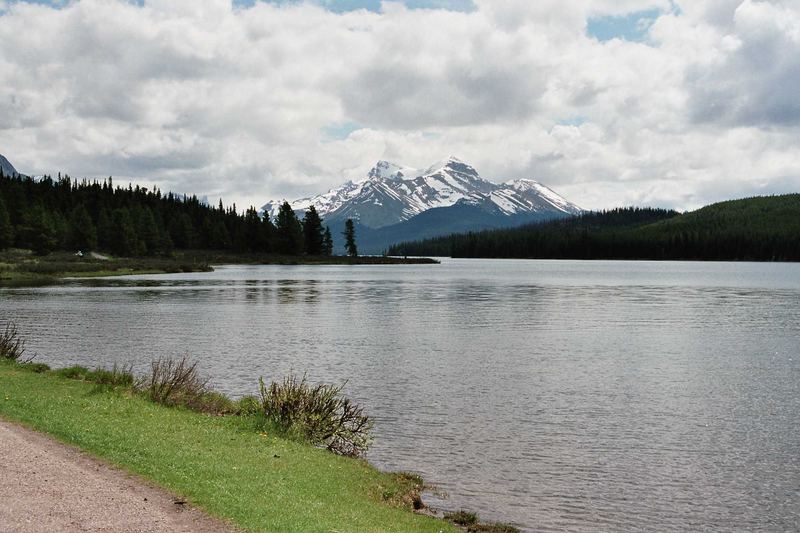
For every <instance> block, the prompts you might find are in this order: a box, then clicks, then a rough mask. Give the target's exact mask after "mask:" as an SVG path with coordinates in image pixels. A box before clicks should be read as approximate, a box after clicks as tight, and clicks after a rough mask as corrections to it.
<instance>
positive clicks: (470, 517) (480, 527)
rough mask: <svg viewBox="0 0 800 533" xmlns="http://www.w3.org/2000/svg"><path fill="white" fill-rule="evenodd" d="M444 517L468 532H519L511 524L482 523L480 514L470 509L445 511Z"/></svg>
mask: <svg viewBox="0 0 800 533" xmlns="http://www.w3.org/2000/svg"><path fill="white" fill-rule="evenodd" d="M444 519H445V520H448V521H450V522H452V523H454V524H456V525H458V526H461V527H463V528H464V529H466V530H467V533H519V529H517V528H516V527H514V526H512V525H510V524H499V523H495V524H482V523H480V522H479V521H478V515H477V514H475V513H472V512H469V511H464V510H463V509H462V510H461V511H456V512H454V513H445V514H444Z"/></svg>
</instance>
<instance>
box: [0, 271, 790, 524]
mask: <svg viewBox="0 0 800 533" xmlns="http://www.w3.org/2000/svg"><path fill="white" fill-rule="evenodd" d="M9 319H13V320H15V321H16V322H17V324H18V326H19V327H20V330H21V331H22V332H24V333H25V334H26V335H27V336H28V337H29V342H28V350H29V351H30V352H36V353H37V354H39V355H38V357H37V360H40V361H42V362H46V363H49V364H51V365H53V366H65V365H71V364H82V365H85V366H89V367H94V366H98V365H105V366H110V365H112V364H113V363H114V362H123V363H127V362H131V363H133V364H134V365H135V368H136V369H137V370H144V369H145V368H146V367H147V365H148V363H149V362H150V361H151V360H152V359H154V358H157V357H159V356H164V355H183V354H188V355H190V356H191V357H193V358H196V359H198V360H199V361H200V362H201V363H200V365H201V368H202V371H203V372H204V373H206V374H207V375H210V376H212V377H213V381H214V384H215V385H216V387H217V388H218V389H219V390H221V391H223V392H226V393H228V394H231V395H233V396H241V395H244V394H254V393H256V391H257V385H258V377H259V376H262V375H263V376H265V378H280V377H282V376H283V375H284V374H286V373H287V372H288V371H290V370H294V371H295V372H299V373H303V372H306V373H307V374H308V377H309V379H310V380H312V381H325V382H335V383H339V382H341V381H343V380H347V382H348V383H347V388H346V392H347V394H348V395H349V396H351V397H353V398H355V399H357V400H358V401H359V402H361V403H362V404H363V405H364V406H365V408H366V411H367V412H368V413H370V414H372V415H374V417H375V419H376V442H375V445H374V447H373V449H372V450H371V452H370V455H369V459H370V460H371V461H372V462H373V463H374V464H376V465H377V466H379V467H381V468H384V469H391V470H412V471H415V472H419V473H421V474H422V475H423V477H424V478H425V479H426V480H427V481H429V482H432V483H435V484H436V485H437V486H438V487H439V489H440V490H441V491H443V492H446V493H447V494H448V496H449V497H448V498H447V499H442V498H440V497H437V496H435V495H428V496H427V497H426V502H428V503H430V504H433V505H435V506H437V507H442V508H446V509H460V508H468V509H471V510H474V511H477V512H478V513H479V514H480V515H481V517H482V518H485V519H491V520H502V521H506V522H512V523H515V524H517V525H519V526H520V527H521V528H522V529H524V530H536V531H548V530H553V531H564V530H570V531H581V530H586V531H589V530H613V531H633V530H643V529H650V530H662V531H663V530H675V531H679V530H680V531H685V530H701V529H702V530H715V531H731V530H772V531H778V530H782V531H783V530H798V529H800V264H756V263H694V262H683V263H679V262H617V261H596V262H581V261H513V260H506V261H503V260H448V259H446V260H443V262H442V264H441V265H409V266H401V265H397V266H356V267H347V266H223V267H218V268H217V270H216V271H215V272H211V273H193V274H175V275H161V276H136V277H126V278H116V279H105V280H73V281H68V282H66V283H65V284H63V285H60V286H57V287H44V288H34V289H0V322H3V321H6V320H9Z"/></svg>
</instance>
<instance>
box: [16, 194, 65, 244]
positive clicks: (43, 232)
mask: <svg viewBox="0 0 800 533" xmlns="http://www.w3.org/2000/svg"><path fill="white" fill-rule="evenodd" d="M26 218H27V220H26V223H25V226H24V227H23V231H22V232H21V235H20V237H21V239H22V241H23V244H24V245H26V246H29V247H30V248H31V249H32V250H33V251H34V252H35V253H36V254H38V255H45V254H47V253H48V252H51V251H53V250H55V249H56V246H57V245H58V233H57V229H56V227H55V225H54V224H53V220H52V218H51V217H50V216H49V215H48V213H47V211H46V210H45V209H44V207H42V205H41V204H38V205H36V206H34V207H33V209H31V210H30V211H29V212H28V216H27V217H26Z"/></svg>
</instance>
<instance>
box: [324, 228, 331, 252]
mask: <svg viewBox="0 0 800 533" xmlns="http://www.w3.org/2000/svg"><path fill="white" fill-rule="evenodd" d="M322 255H327V256H331V255H333V237H331V228H329V227H328V226H325V234H324V235H323V236H322Z"/></svg>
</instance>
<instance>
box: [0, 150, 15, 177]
mask: <svg viewBox="0 0 800 533" xmlns="http://www.w3.org/2000/svg"><path fill="white" fill-rule="evenodd" d="M0 169H2V171H3V175H4V176H16V175H17V174H19V172H17V169H15V168H14V165H12V164H11V162H10V161H9V160H8V159H6V158H5V157H3V154H0Z"/></svg>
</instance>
